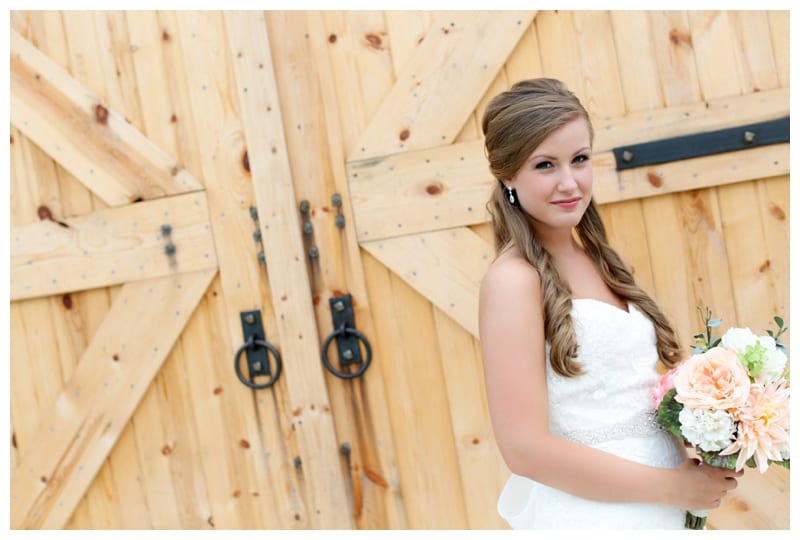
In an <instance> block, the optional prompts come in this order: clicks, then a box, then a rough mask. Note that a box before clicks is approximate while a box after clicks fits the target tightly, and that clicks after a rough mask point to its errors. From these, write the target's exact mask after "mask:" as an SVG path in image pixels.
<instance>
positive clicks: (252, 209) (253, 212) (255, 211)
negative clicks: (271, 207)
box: [250, 206, 258, 219]
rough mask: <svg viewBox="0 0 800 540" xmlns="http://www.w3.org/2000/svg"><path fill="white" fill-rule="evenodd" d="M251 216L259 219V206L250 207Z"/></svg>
mask: <svg viewBox="0 0 800 540" xmlns="http://www.w3.org/2000/svg"><path fill="white" fill-rule="evenodd" d="M250 217H251V218H253V219H258V208H256V207H255V206H251V207H250Z"/></svg>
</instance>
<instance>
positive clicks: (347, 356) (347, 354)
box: [342, 349, 355, 360]
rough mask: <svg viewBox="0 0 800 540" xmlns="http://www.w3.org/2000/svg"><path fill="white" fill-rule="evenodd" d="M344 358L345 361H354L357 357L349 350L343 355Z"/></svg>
mask: <svg viewBox="0 0 800 540" xmlns="http://www.w3.org/2000/svg"><path fill="white" fill-rule="evenodd" d="M342 357H343V358H344V359H345V360H352V359H353V358H354V357H355V355H354V354H353V351H351V350H350V349H347V350H346V351H344V353H342Z"/></svg>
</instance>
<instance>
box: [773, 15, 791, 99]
mask: <svg viewBox="0 0 800 540" xmlns="http://www.w3.org/2000/svg"><path fill="white" fill-rule="evenodd" d="M768 17H769V29H770V37H771V39H772V51H773V53H774V54H775V67H776V68H777V71H778V80H779V81H780V86H781V88H789V64H790V62H789V12H788V11H769V15H768Z"/></svg>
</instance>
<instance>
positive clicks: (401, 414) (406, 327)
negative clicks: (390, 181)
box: [363, 254, 468, 529]
mask: <svg viewBox="0 0 800 540" xmlns="http://www.w3.org/2000/svg"><path fill="white" fill-rule="evenodd" d="M363 261H364V268H365V270H366V276H367V286H368V288H369V291H370V297H372V298H376V297H380V298H382V301H381V302H380V303H379V304H378V305H375V306H373V315H374V317H375V330H376V333H375V337H376V342H377V344H378V346H379V352H380V354H381V358H382V359H383V361H384V362H385V364H386V373H387V376H388V378H387V384H386V399H387V401H388V402H389V403H390V404H391V405H392V427H393V432H394V435H395V443H396V445H397V460H398V463H399V473H400V482H401V486H402V490H403V493H406V494H407V496H406V497H404V503H405V507H406V513H407V515H408V527H409V528H410V529H463V528H466V527H467V526H468V521H467V515H466V508H465V505H464V498H463V495H462V494H461V493H458V492H457V489H455V488H454V486H460V485H462V480H461V476H460V471H459V469H458V466H457V463H458V458H457V454H456V452H455V441H454V440H453V435H452V424H451V418H450V410H449V407H448V405H449V403H448V401H447V393H446V392H445V391H444V390H445V388H446V383H445V380H444V374H443V371H442V363H441V356H440V354H439V351H438V350H437V349H434V350H431V345H432V344H434V343H436V340H437V336H436V334H435V330H434V329H435V322H434V320H433V314H432V311H431V307H430V304H429V302H428V300H427V299H425V298H423V297H421V296H420V295H419V294H418V293H417V292H416V291H414V290H413V289H411V288H410V287H409V286H408V285H406V284H405V283H404V282H403V281H402V280H401V279H400V278H398V277H396V276H394V275H393V274H391V273H389V272H387V271H386V268H385V267H384V266H383V265H382V264H381V263H380V262H378V261H377V260H376V259H374V258H372V257H371V256H369V255H367V254H365V255H364V257H363ZM387 345H388V346H387Z"/></svg>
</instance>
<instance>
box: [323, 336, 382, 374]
mask: <svg viewBox="0 0 800 540" xmlns="http://www.w3.org/2000/svg"><path fill="white" fill-rule="evenodd" d="M345 334H351V335H353V336H355V337H356V339H359V340H361V341H362V342H363V343H364V348H365V349H366V350H367V358H366V359H365V360H364V363H363V364H361V367H360V368H358V371H355V372H353V373H345V372H343V371H339V370H338V369H336V368H334V367H333V366H332V365H331V361H330V360H329V359H328V346H330V344H331V341H332V340H333V338H335V337H337V336H343V335H345ZM371 361H372V346H370V344H369V341H368V340H367V336H365V335H364V334H362V333H361V332H359V331H358V330H356V329H355V328H350V327H349V326H344V325H342V326H341V327H339V328H337V329H336V330H334V331H333V332H331V333H330V335H329V336H328V337H327V338H325V343H323V345H322V363H323V364H325V368H326V369H327V370H328V371H330V372H331V373H333V374H334V375H336V376H337V377H339V378H340V379H355V378H356V377H360V376H361V375H362V374H363V373H364V372H365V371H366V370H367V368H368V367H369V363H370V362H371Z"/></svg>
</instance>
